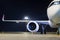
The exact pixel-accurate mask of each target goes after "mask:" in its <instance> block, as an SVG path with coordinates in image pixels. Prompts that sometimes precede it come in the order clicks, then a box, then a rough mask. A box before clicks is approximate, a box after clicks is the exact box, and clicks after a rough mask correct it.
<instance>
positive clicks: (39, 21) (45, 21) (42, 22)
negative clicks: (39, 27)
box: [2, 15, 49, 24]
mask: <svg viewBox="0 0 60 40" xmlns="http://www.w3.org/2000/svg"><path fill="white" fill-rule="evenodd" d="M2 21H4V22H16V23H19V22H30V21H32V22H38V23H40V24H49V20H43V21H41V20H5V19H4V15H3V17H2Z"/></svg>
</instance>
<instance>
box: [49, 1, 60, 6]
mask: <svg viewBox="0 0 60 40" xmlns="http://www.w3.org/2000/svg"><path fill="white" fill-rule="evenodd" d="M59 4H60V1H55V2H51V3H50V4H49V6H48V7H51V6H52V5H59Z"/></svg>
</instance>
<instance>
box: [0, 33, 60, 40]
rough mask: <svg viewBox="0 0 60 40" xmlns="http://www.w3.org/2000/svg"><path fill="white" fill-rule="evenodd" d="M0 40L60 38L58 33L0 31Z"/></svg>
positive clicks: (49, 39) (55, 39) (59, 39)
mask: <svg viewBox="0 0 60 40" xmlns="http://www.w3.org/2000/svg"><path fill="white" fill-rule="evenodd" d="M0 40H60V35H57V34H35V33H29V32H22V33H21V32H20V33H0Z"/></svg>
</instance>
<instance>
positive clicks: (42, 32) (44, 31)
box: [41, 25, 47, 34]
mask: <svg viewBox="0 0 60 40" xmlns="http://www.w3.org/2000/svg"><path fill="white" fill-rule="evenodd" d="M46 26H47V25H42V31H41V34H46Z"/></svg>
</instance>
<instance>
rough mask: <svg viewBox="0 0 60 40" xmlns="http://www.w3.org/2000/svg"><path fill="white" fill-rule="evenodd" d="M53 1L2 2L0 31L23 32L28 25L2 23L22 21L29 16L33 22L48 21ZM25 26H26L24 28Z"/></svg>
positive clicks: (0, 3) (19, 0) (22, 0)
mask: <svg viewBox="0 0 60 40" xmlns="http://www.w3.org/2000/svg"><path fill="white" fill-rule="evenodd" d="M51 1H52V0H8V1H6V0H1V1H0V30H1V31H12V30H13V31H23V29H24V30H25V29H26V23H19V24H16V23H9V22H2V20H1V18H2V15H3V14H5V19H12V20H14V19H15V20H16V19H17V20H18V19H19V20H21V19H23V18H24V17H25V16H28V17H29V18H30V19H31V20H48V17H47V7H48V5H49V3H50V2H51ZM22 25H24V26H22Z"/></svg>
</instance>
